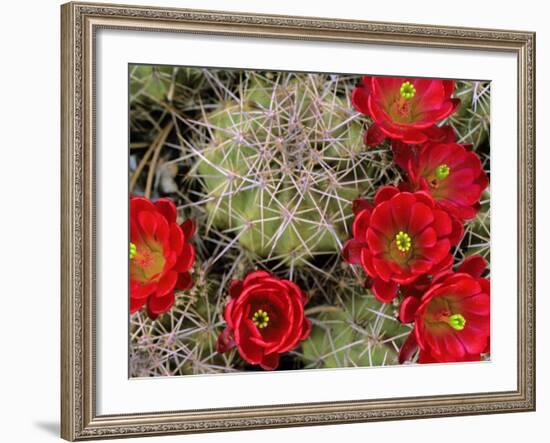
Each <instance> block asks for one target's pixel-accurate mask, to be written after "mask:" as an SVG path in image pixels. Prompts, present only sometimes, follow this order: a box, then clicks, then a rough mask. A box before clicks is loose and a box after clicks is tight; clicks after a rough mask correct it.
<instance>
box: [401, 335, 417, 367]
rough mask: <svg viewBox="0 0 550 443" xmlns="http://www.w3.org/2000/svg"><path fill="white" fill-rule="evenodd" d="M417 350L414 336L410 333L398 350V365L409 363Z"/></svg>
mask: <svg viewBox="0 0 550 443" xmlns="http://www.w3.org/2000/svg"><path fill="white" fill-rule="evenodd" d="M417 349H418V343H417V342H416V336H415V335H414V332H411V333H410V334H409V336H408V337H407V339H406V340H405V343H403V345H402V346H401V349H400V350H399V363H401V364H402V363H405V362H406V361H409V360H410V359H411V357H412V355H413V354H414V352H415V351H416V350H417Z"/></svg>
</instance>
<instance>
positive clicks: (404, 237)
mask: <svg viewBox="0 0 550 443" xmlns="http://www.w3.org/2000/svg"><path fill="white" fill-rule="evenodd" d="M395 245H396V246H397V249H399V250H400V251H401V252H407V251H408V250H409V249H411V245H412V240H411V236H410V235H409V234H407V233H406V232H403V231H399V232H398V233H397V234H396V235H395Z"/></svg>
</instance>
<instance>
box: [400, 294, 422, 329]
mask: <svg viewBox="0 0 550 443" xmlns="http://www.w3.org/2000/svg"><path fill="white" fill-rule="evenodd" d="M419 306H420V300H419V299H418V298H417V297H406V298H405V299H403V301H402V302H401V305H400V306H399V320H400V321H401V323H412V322H413V321H414V316H415V315H416V310H417V309H418V307H419Z"/></svg>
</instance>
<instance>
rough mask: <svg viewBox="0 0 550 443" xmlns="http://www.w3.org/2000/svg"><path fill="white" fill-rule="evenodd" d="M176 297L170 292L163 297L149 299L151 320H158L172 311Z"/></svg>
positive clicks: (148, 308) (148, 311) (148, 307)
mask: <svg viewBox="0 0 550 443" xmlns="http://www.w3.org/2000/svg"><path fill="white" fill-rule="evenodd" d="M174 301H175V296H174V293H173V292H169V293H168V294H166V295H165V296H163V297H155V296H153V297H149V300H148V301H147V313H148V314H149V317H150V318H151V319H153V320H154V319H155V318H157V317H158V316H159V315H160V314H163V313H165V312H167V311H169V310H170V308H171V307H172V305H173V304H174Z"/></svg>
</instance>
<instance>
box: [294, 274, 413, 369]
mask: <svg viewBox="0 0 550 443" xmlns="http://www.w3.org/2000/svg"><path fill="white" fill-rule="evenodd" d="M341 282H344V280H341ZM339 286H340V292H342V290H343V289H344V286H345V290H346V292H347V294H346V295H345V296H344V297H343V299H342V300H341V301H340V302H339V303H335V304H332V305H324V306H318V307H317V308H312V309H311V311H310V312H315V311H317V312H319V314H318V315H316V316H314V317H312V323H313V326H312V330H311V335H310V337H309V339H308V340H307V341H305V342H304V343H303V344H302V351H301V352H299V353H298V354H299V356H300V358H301V360H302V361H303V362H304V366H305V368H341V367H359V366H361V367H366V366H386V365H395V364H397V363H398V358H397V357H398V354H399V349H400V347H401V345H402V344H403V342H404V341H405V339H406V337H407V336H408V335H409V333H410V331H411V329H410V326H408V325H403V324H401V323H400V322H399V321H398V320H397V318H396V313H395V308H394V306H392V305H387V304H382V303H380V302H379V301H377V300H376V299H375V298H374V296H373V295H372V294H371V293H370V292H368V291H367V290H366V289H364V288H362V287H361V286H358V285H354V284H353V283H352V282H349V283H346V284H343V283H340V285H339Z"/></svg>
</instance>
